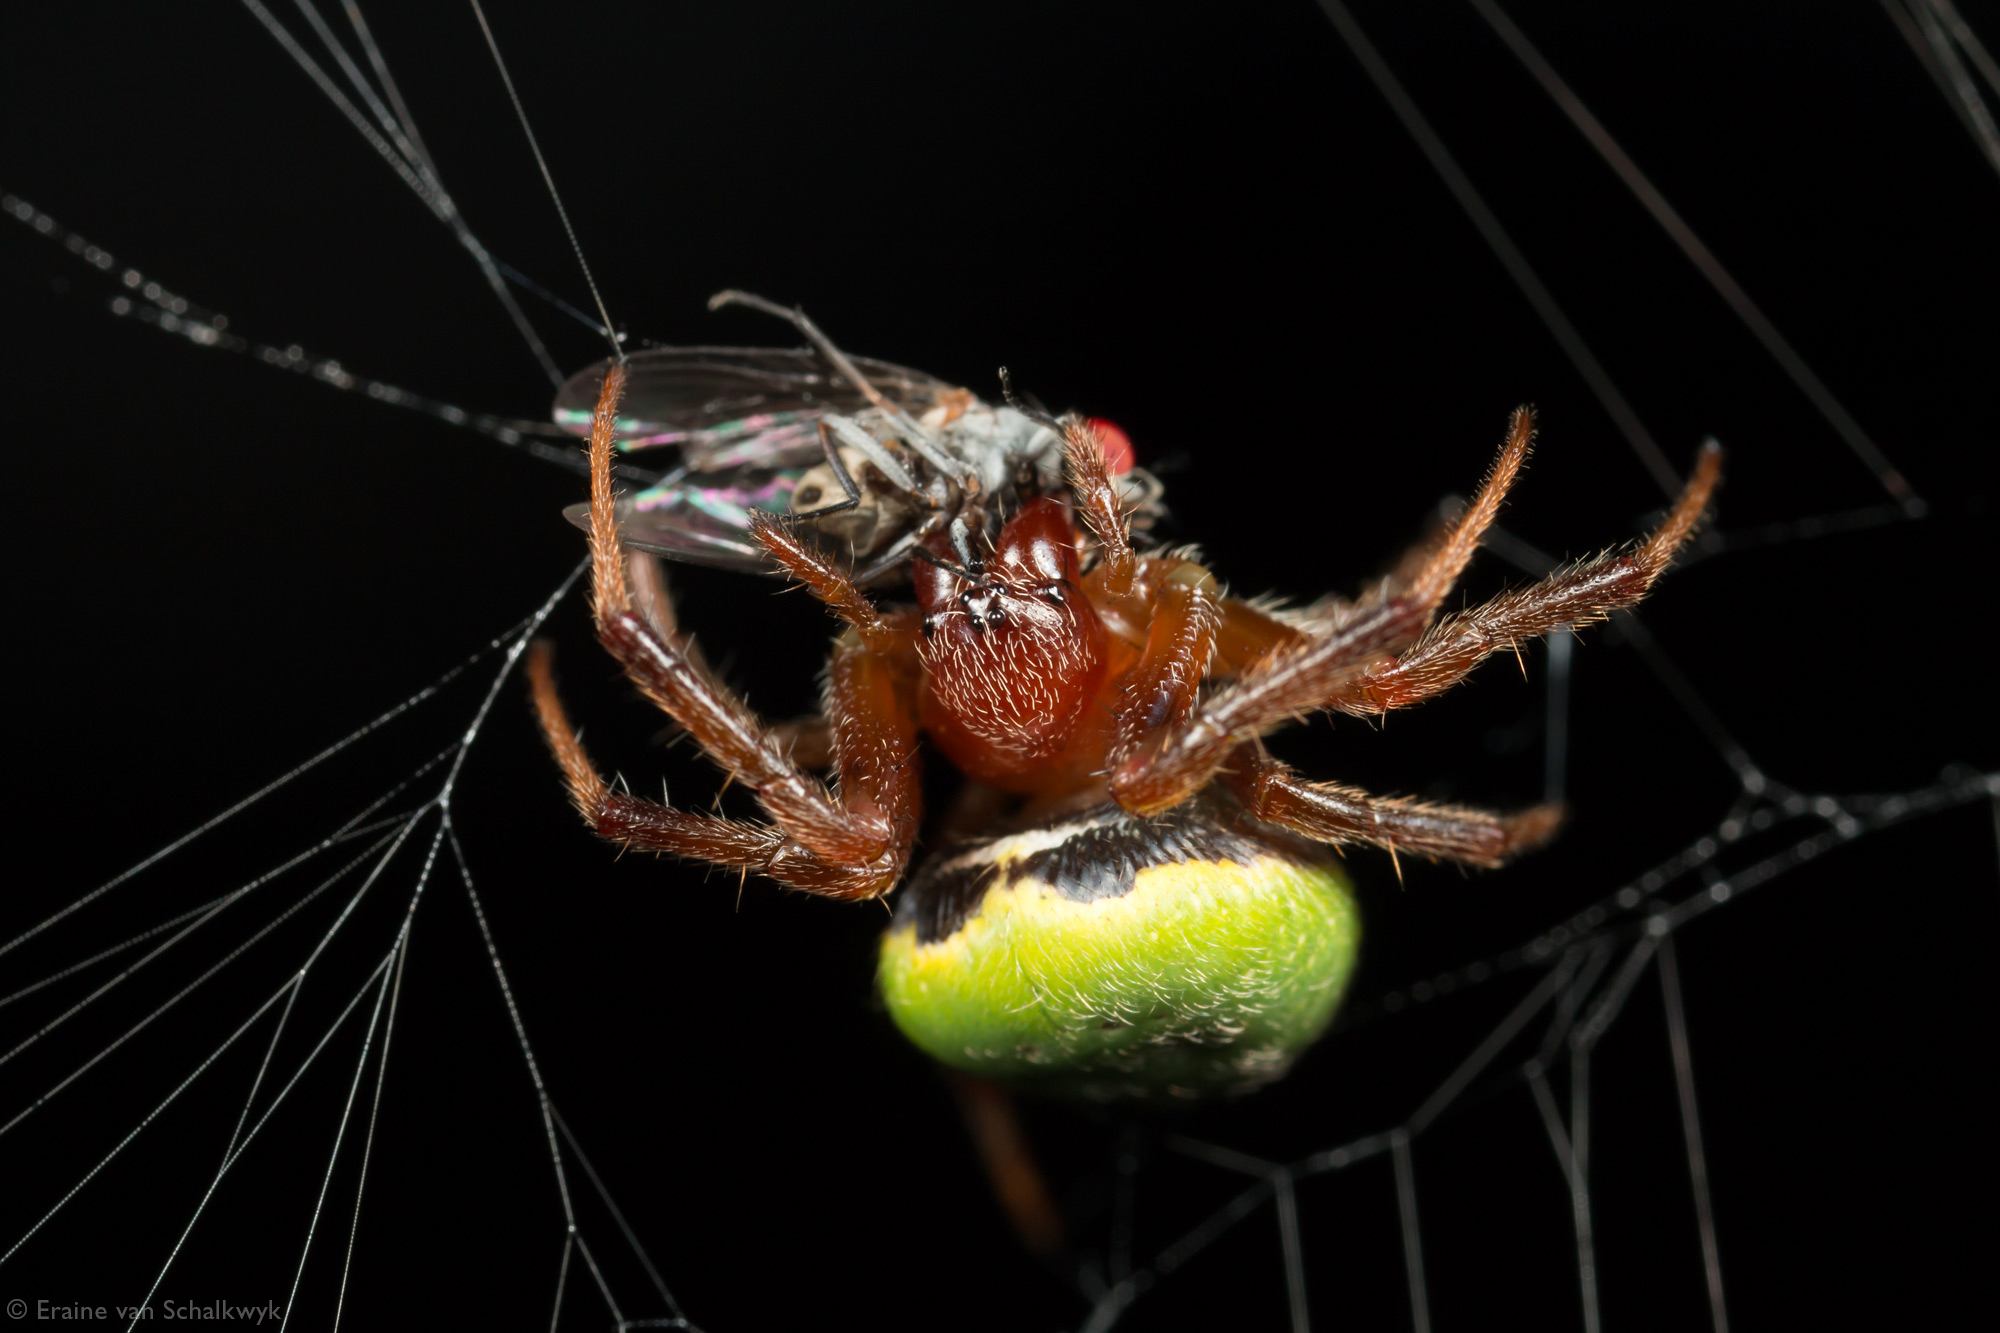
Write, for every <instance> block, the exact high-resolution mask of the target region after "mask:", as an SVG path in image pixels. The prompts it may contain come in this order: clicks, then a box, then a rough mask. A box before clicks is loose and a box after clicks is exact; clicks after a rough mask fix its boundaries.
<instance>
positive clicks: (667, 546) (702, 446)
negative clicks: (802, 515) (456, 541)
mask: <svg viewBox="0 0 2000 1333" xmlns="http://www.w3.org/2000/svg"><path fill="white" fill-rule="evenodd" d="M851 359H852V360H853V362H854V364H855V366H856V368H858V369H859V370H860V371H861V373H862V374H863V375H865V376H866V377H867V378H868V381H869V382H870V383H871V384H873V385H874V386H875V388H876V389H877V390H879V391H880V392H881V393H882V395H883V396H884V397H885V398H887V399H889V400H890V401H891V402H893V403H895V404H896V405H897V406H899V407H901V408H902V409H903V410H904V411H906V412H908V413H909V414H910V415H911V416H922V415H923V414H924V413H925V412H928V411H929V410H930V409H931V408H932V407H934V406H936V405H937V403H938V401H939V397H940V395H942V394H944V393H946V392H948V391H949V389H950V386H949V385H946V384H945V383H944V382H943V381H941V380H936V379H933V378H931V377H930V376H929V375H925V374H923V373H922V372H921V371H915V370H909V369H906V368H904V367H902V366H897V365H891V364H889V363H888V362H886V361H875V360H871V359H869V358H867V357H858V356H857V357H853V358H851ZM607 364H608V363H606V362H599V363H598V364H596V365H594V366H590V367H588V368H586V369H584V370H581V371H579V372H577V373H576V374H575V375H573V376H571V377H570V380H569V382H568V383H567V384H565V385H564V386H563V387H562V391H561V392H560V393H558V394H557V395H556V402H555V413H554V414H555V420H556V424H557V425H559V426H561V427H562V428H563V429H565V430H567V431H570V432H571V433H572V434H575V435H579V436H588V435H589V434H590V422H591V416H592V413H593V411H594V409H595V407H596V404H597V392H598V389H599V387H600V386H601V385H602V384H603V382H604V371H605V367H606V365H607ZM869 406H870V404H869V402H868V400H867V398H866V397H864V396H863V394H862V392H861V390H860V389H858V388H857V387H855V386H854V385H853V384H852V383H851V382H849V381H848V380H847V379H845V378H844V377H843V376H841V375H840V373H839V372H838V371H835V370H834V369H833V368H832V367H830V366H828V365H827V364H826V362H825V361H824V360H823V359H822V358H821V357H820V356H819V354H818V353H816V352H814V351H812V350H810V349H807V348H774V347H654V348H648V349H646V350H644V351H640V352H636V353H634V354H632V355H631V356H630V357H629V358H627V361H626V382H625V398H624V402H623V403H622V404H621V407H620V414H619V419H618V448H619V449H620V450H621V451H624V452H625V453H627V454H628V455H636V454H642V453H643V451H646V450H652V449H661V448H667V447H674V448H678V449H679V451H680V456H679V458H678V460H677V461H676V462H675V464H674V465H673V466H672V467H671V468H670V469H669V470H668V471H667V472H666V473H665V474H664V475H663V476H662V477H661V478H660V479H659V480H658V481H657V482H655V483H654V484H653V485H652V486H650V487H648V488H646V489H645V490H642V491H638V492H636V493H633V494H630V495H627V496H624V497H623V498H621V499H620V501H619V506H618V528H619V533H620V535H621V536H623V538H624V539H625V542H626V544H627V545H629V546H633V547H637V548H639V549H641V550H646V551H651V552H653V553H654V554H656V555H661V556H665V557H667V558H668V559H670V560H681V561H686V562H688V563H691V564H697V565H713V566H717V567H719V568H723V569H740V570H752V571H756V572H759V573H775V572H776V569H775V567H774V566H773V565H772V564H771V562H770V560H769V559H768V558H767V557H766V555H765V554H764V550H763V548H762V547H760V546H758V545H757V543H756V542H755V541H753V540H751V538H750V536H749V533H748V526H749V523H750V515H751V513H752V511H754V510H759V509H761V510H763V511H765V512H767V513H773V514H788V513H791V512H792V494H793V492H794V491H795V490H796V489H797V488H798V484H799V478H800V477H801V476H803V475H804V474H805V473H806V472H808V471H809V470H811V469H812V468H814V467H817V466H819V465H821V464H822V463H824V462H825V459H826V456H825V451H824V450H823V448H822V446H821V444H820V436H819V429H820V423H821V421H822V419H823V418H825V417H826V416H827V415H828V414H829V413H831V414H835V415H848V414H853V413H857V412H861V411H864V410H866V409H867V408H868V407H869ZM564 512H565V514H566V516H567V517H569V519H570V520H571V521H572V522H575V523H577V524H578V526H580V527H587V526H588V506H587V505H573V506H571V507H570V508H569V509H567V510H565V511H564Z"/></svg>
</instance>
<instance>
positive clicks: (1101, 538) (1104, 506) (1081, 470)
mask: <svg viewBox="0 0 2000 1333" xmlns="http://www.w3.org/2000/svg"><path fill="white" fill-rule="evenodd" d="M1062 428H1063V464H1064V468H1063V470H1064V471H1065V472H1066V473H1067V474H1068V477H1069V489H1070V494H1071V495H1073V496H1074V497H1075V498H1076V507H1077V512H1078V513H1080V514H1081V515H1082V516H1083V521H1084V523H1085V525H1086V526H1088V527H1089V529H1090V535H1091V536H1093V537H1095V538H1097V545H1098V549H1099V553H1100V556H1101V559H1100V560H1099V562H1098V568H1097V571H1096V574H1097V581H1098V584H1099V586H1100V587H1102V588H1103V589H1104V591H1105V592H1106V593H1108V594H1109V595H1111V596H1113V597H1124V596H1126V595H1127V594H1129V593H1130V592H1131V591H1132V579H1133V576H1134V573H1135V569H1136V562H1135V561H1134V560H1133V557H1132V535H1131V531H1130V529H1129V528H1127V526H1126V523H1125V515H1124V514H1123V513H1122V512H1121V511H1120V510H1119V508H1118V490H1117V487H1115V486H1113V485H1112V483H1111V470H1110V467H1109V466H1108V465H1107V464H1106V463H1105V461H1104V442H1103V441H1102V440H1101V439H1100V438H1099V437H1098V434H1097V428H1096V427H1095V426H1093V425H1091V424H1090V422H1088V421H1086V420H1084V419H1083V418H1081V417H1074V416H1072V417H1068V418H1066V419H1065V420H1064V421H1063V422H1062Z"/></svg>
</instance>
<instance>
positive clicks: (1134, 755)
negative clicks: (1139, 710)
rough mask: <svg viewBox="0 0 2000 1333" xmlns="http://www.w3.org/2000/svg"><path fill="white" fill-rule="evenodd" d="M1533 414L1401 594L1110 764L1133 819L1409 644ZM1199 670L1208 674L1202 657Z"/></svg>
mask: <svg viewBox="0 0 2000 1333" xmlns="http://www.w3.org/2000/svg"><path fill="white" fill-rule="evenodd" d="M1534 425H1535V423H1534V416H1533V414H1532V413H1530V412H1529V411H1528V410H1527V409H1526V408H1520V409H1517V410H1516V411H1515V413H1514V416H1513V419H1512V421H1511V422H1510V423H1509V425H1508V431H1507V439H1506V441H1505V442H1504V443H1503V444H1502V445H1501V447H1500V453H1499V455H1498V457H1496V458H1495V460H1494V463H1493V467H1492V470H1491V471H1490V472H1488V473H1487V475H1486V480H1485V481H1484V482H1483V483H1482V484H1481V485H1480V488H1479V492H1478V494H1477V495H1476V496H1474V498H1473V501H1472V503H1471V504H1470V505H1468V506H1467V507H1466V510H1465V512H1464V514H1462V515H1460V517H1459V519H1458V521H1457V522H1456V523H1454V524H1453V525H1452V526H1451V528H1450V529H1449V531H1448V532H1447V533H1446V535H1445V536H1444V537H1443V538H1442V539H1441V540H1440V541H1438V542H1437V544H1436V546H1435V547H1434V548H1433V549H1431V550H1430V551H1429V553H1428V555H1427V557H1426V558H1425V559H1424V561H1423V563H1422V567H1421V568H1420V569H1419V570H1418V571H1417V573H1416V574H1415V575H1413V576H1412V577H1411V578H1410V580H1409V583H1408V586H1407V587H1405V588H1404V589H1403V590H1402V591H1401V592H1400V593H1398V594H1397V595H1395V596H1392V597H1389V598H1386V599H1385V600H1383V601H1382V602H1380V603H1379V604H1377V605H1374V606H1371V607H1368V608H1367V609H1365V610H1357V611H1356V613H1355V614H1354V615H1353V616H1352V618H1350V619H1349V620H1347V621H1346V623H1344V624H1342V625H1341V626H1340V627H1339V628H1338V629H1335V630H1333V631H1331V632H1329V633H1326V634H1324V635H1320V636H1318V637H1316V638H1310V639H1307V640H1305V641H1304V642H1302V643H1299V644H1297V645H1296V646H1294V647H1290V648H1287V649H1285V650H1283V651H1276V652H1270V653H1267V654H1266V655H1265V656H1263V657H1262V659H1261V660H1258V661H1257V662H1256V663H1255V664H1254V665H1253V666H1251V667H1250V668H1249V669H1248V670H1246V671H1244V672H1243V674H1242V675H1241V676H1240V677H1239V678H1238V679H1237V681H1236V682H1235V684H1233V685H1231V686H1229V687H1227V688H1225V689H1223V690H1221V691H1219V692H1217V693H1216V694H1214V695H1211V696H1210V697H1209V698H1208V699H1207V700H1205V701H1204V702H1203V703H1202V704H1201V705H1200V707H1198V708H1190V709H1187V710H1185V712H1184V713H1183V715H1182V716H1181V717H1179V718H1176V719H1174V720H1173V721H1172V722H1171V724H1170V725H1166V726H1163V727H1160V728H1158V729H1154V730H1151V732H1150V734H1149V735H1148V736H1147V737H1146V739H1145V740H1144V742H1143V743H1142V744H1138V745H1130V746H1127V747H1125V748H1124V750H1123V752H1122V753H1121V754H1120V755H1118V756H1117V757H1116V759H1115V762H1114V763H1113V766H1112V769H1111V775H1110V786H1111V794H1112V796H1113V797H1114V798H1115V799H1116V800H1117V802H1118V804H1120V805H1122V806H1124V807H1125V808H1126V809H1127V810H1130V811H1132V812H1133V813H1135V814H1157V813H1159V812H1160V811H1162V810H1168V809H1171V808H1172V807H1174V806H1176V805H1179V804H1180V803H1181V802H1182V801H1185V800H1186V799H1188V797H1190V796H1192V795H1194V793H1195V792H1197V791H1199V790H1201V788H1203V787H1204V786H1206V785H1207V784H1208V782H1209V781H1210V779H1212V778H1214V776H1215V775H1216V773H1217V772H1218V771H1219V770H1220V769H1221V767H1222V765H1223V762H1224V760H1225V759H1227V758H1228V756H1229V754H1230V752H1231V751H1232V750H1233V749H1235V747H1236V746H1237V745H1238V744H1240V743H1241V742H1242V741H1244V740H1248V739H1251V738H1254V737H1256V736H1258V735H1261V734H1262V733H1264V732H1265V731H1268V730H1270V729H1271V728H1273V727H1276V726H1278V725H1280V724H1282V723H1284V722H1285V721H1287V720H1289V719H1291V718H1292V717H1293V716H1295V715H1297V714H1299V713H1303V712H1305V711H1307V710H1310V709H1313V708H1317V707H1320V706H1322V705H1323V704H1324V702H1325V700H1326V699H1327V698H1328V697H1329V696H1331V695H1332V694H1334V693H1335V692H1336V691H1337V690H1338V689H1339V688H1340V687H1341V686H1342V685H1344V684H1345V683H1346V682H1347V680H1348V679H1349V678H1350V677H1351V676H1352V675H1353V674H1354V672H1355V671H1357V670H1359V669H1360V668H1361V667H1363V666H1365V665H1367V664H1368V663H1370V662H1373V661H1375V660H1376V659H1378V658H1381V657H1382V656H1384V655H1385V654H1388V653H1393V652H1395V651H1396V650H1398V649H1400V648H1403V647H1405V646H1407V645H1408V644H1410V643H1411V642H1413V641H1414V640H1415V639H1416V638H1417V637H1418V636H1419V635H1420V634H1422V633H1423V630H1424V627H1425V626H1426V625H1428V624H1429V623H1430V619H1431V616H1432V615H1433V614H1434V613H1435V612H1436V610H1437V606H1438V603H1439V602H1440V601H1442V600H1443V599H1444V595H1445V594H1446V593H1447V592H1449V591H1450V590H1451V587H1452V585H1453V584H1454V583H1456V582H1457V581H1458V576H1459V575H1460V574H1461V573H1462V572H1464V569H1465V566H1466V563H1467V562H1468V561H1470V560H1471V559H1472V554H1473V552H1474V551H1476V550H1477V549H1478V548H1479V539H1480V537H1481V536H1483V535H1484V534H1485V531H1486V529H1487V528H1488V527H1489V526H1490V525H1491V524H1492V522H1493V519H1494V517H1495V516H1496V515H1497V514H1498V513H1499V512H1500V502H1501V501H1502V500H1503V499H1504V498H1505V497H1506V494H1507V490H1508V488H1509V487H1510V486H1512V485H1513V483H1514V478H1515V477H1516V476H1518V475H1519V474H1520V471H1521V465H1522V463H1524V462H1525V461H1526V460H1527V457H1528V449H1529V446H1530V445H1531V444H1532V443H1533V440H1534ZM1202 666H1203V667H1205V666H1206V659H1204V660H1203V662H1202Z"/></svg>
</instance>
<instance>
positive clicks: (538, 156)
mask: <svg viewBox="0 0 2000 1333" xmlns="http://www.w3.org/2000/svg"><path fill="white" fill-rule="evenodd" d="M471 4H472V15H473V17H474V18H476V19H478V20H479V31H481V32H482V33H484V34H486V49H487V50H488V51H491V52H492V53H493V68H495V69H497V70H499V71H500V82H501V83H503V84H505V85H506V87H507V100H508V101H510V102H512V103H513V104H514V115H515V118H516V119H518V120H519V121H520V122H521V133H522V134H524V135H526V136H527V138H528V151H529V152H531V153H533V154H534V155H535V165H536V166H537V167H539V168H540V169H541V172H542V183H543V184H545V185H547V186H548V187H549V200H550V202H552V203H554V204H555V206H556V216H557V217H559V218H561V219H562V225H563V232H564V234H566V235H567V236H568V237H569V248H570V249H571V251H573V252H574V253H575V255H576V264H577V267H578V268H580V269H582V270H583V283H584V286H586V287H588V288H590V299H591V300H592V301H595V302H596V303H597V313H598V316H599V317H600V318H601V319H603V321H604V336H605V337H606V338H607V339H609V340H610V342H611V355H612V356H614V357H615V358H617V361H618V364H619V365H621V366H622V365H624V364H625V346H624V342H623V340H622V339H620V338H619V336H618V334H617V331H616V330H615V329H614V328H613V327H612V324H611V312H610V311H609V310H607V309H606V308H605V306H604V293H602V292H600V291H598V290H597V279H596V278H595V277H593V276H591V272H590V261H589V260H588V259H585V258H584V257H583V242H581V241H579V240H577V238H576V228H575V227H574V226H572V225H570V220H569V210H568V209H567V208H564V207H563V201H562V192H561V191H559V190H557V189H556V178H555V176H554V175H553V174H551V173H550V171H549V161H548V159H547V158H545V157H543V156H542V146H541V144H539V143H537V142H536V141H535V127H534V126H533V125H530V124H529V123H528V109H527V108H526V107H525V106H523V105H521V94H520V93H518V92H516V91H515V89H514V76H513V75H511V74H509V73H508V72H507V60H506V57H504V56H502V55H501V54H500V43H499V42H498V41H497V40H495V38H494V36H493V25H491V24H490V23H488V22H487V21H486V11H485V9H483V8H481V7H480V4H479V0H471Z"/></svg>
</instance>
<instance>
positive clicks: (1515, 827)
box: [1225, 742, 1563, 872]
mask: <svg viewBox="0 0 2000 1333" xmlns="http://www.w3.org/2000/svg"><path fill="white" fill-rule="evenodd" d="M1225 779H1226V781H1227V782H1228V784H1229V788H1230V790H1231V791H1232V792H1233V793H1235V796H1236V799H1237V800H1238V801H1241V802H1242V803H1243V807H1244V808H1245V809H1246V810H1248V811H1249V812H1250V813H1251V814H1252V815H1254V816H1255V817H1257V818H1258V819H1261V820H1263V821H1264V822H1265V823H1267V824H1276V825H1278V826H1279V827H1280V828H1287V829H1290V830H1291V831H1292V832H1294V833H1299V834H1303V835H1304V836H1306V837H1308V838H1311V839H1312V840H1314V841H1315V842H1326V843H1334V844H1336V845H1338V844H1341V843H1352V842H1362V843H1367V844H1369V845H1370V846H1373V847H1380V848H1381V849H1382V850H1383V851H1386V852H1388V853H1389V854H1390V855H1391V856H1394V855H1395V854H1396V853H1398V852H1415V853H1416V854H1417V855H1419V856H1425V857H1431V858H1434V859H1435V858H1442V859H1444V860H1447V861H1457V862H1460V863H1461V864H1463V865H1470V866H1482V867H1486V868H1491V867H1494V866H1497V865H1500V864H1501V863H1502V862H1505V861H1508V860H1511V859H1513V858H1514V857H1515V856H1518V855H1519V854H1521V853H1522V852H1526V851H1532V850H1533V849H1534V848H1536V847H1539V846H1541V845H1542V844H1543V843H1545V842H1547V841H1548V840H1549V839H1550V838H1552V837H1554V836H1555V833H1556V830H1557V829H1558V828H1559V827H1560V826H1561V825H1562V819H1563V807H1562V806H1561V805H1559V804H1550V805H1536V806H1530V807H1529V808H1528V809H1526V810H1516V811H1514V812H1512V813H1510V814H1502V813H1500V812H1497V811H1493V810H1480V809H1476V808H1474V807H1472V806H1464V805H1438V804H1434V803H1432V802H1429V801H1415V800H1411V799H1409V798H1407V797H1400V796H1373V795H1370V794H1369V793H1368V792H1365V791H1362V790H1361V789H1360V788H1358V787H1347V786H1342V785H1341V784H1339V783H1333V782H1308V781H1306V780H1305V779H1304V778H1301V777H1300V776H1299V775H1298V774H1297V773H1295V772H1293V771H1292V770H1291V769H1290V768H1289V767H1287V766H1286V765H1284V764H1281V763H1279V762H1278V761H1277V760H1275V759H1273V758H1271V757H1270V756H1269V755H1268V754H1266V753H1265V752H1264V747H1263V746H1262V745H1260V744H1256V743H1254V742H1253V743H1251V744H1248V745H1243V746H1239V747H1238V748H1237V750H1236V753H1235V755H1234V756H1233V758H1232V762H1231V764H1230V767H1229V769H1228V770H1227V772H1226V774H1225ZM1399 872H1400V867H1399Z"/></svg>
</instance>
